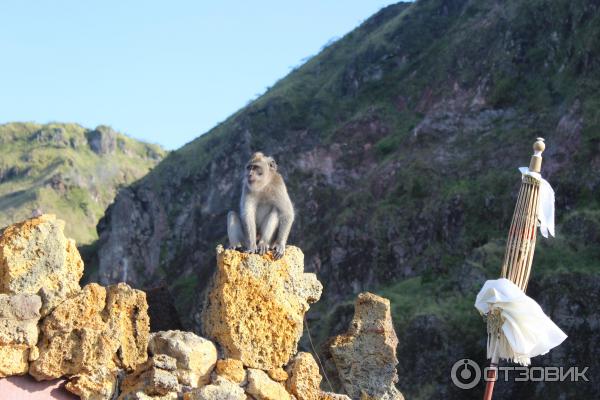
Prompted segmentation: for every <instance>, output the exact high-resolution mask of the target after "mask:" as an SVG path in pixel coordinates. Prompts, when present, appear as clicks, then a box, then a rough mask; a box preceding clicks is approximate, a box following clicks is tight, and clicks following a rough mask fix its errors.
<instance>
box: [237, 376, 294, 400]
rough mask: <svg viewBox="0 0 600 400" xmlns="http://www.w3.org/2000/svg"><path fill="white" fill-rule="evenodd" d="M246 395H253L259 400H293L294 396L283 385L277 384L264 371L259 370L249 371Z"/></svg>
mask: <svg viewBox="0 0 600 400" xmlns="http://www.w3.org/2000/svg"><path fill="white" fill-rule="evenodd" d="M246 393H248V394H250V395H252V396H253V397H254V398H256V399H257V400H291V399H292V396H290V394H289V393H288V392H287V391H286V390H285V387H284V386H283V385H282V384H281V383H279V382H275V381H274V380H272V379H271V378H269V376H268V375H267V374H266V373H265V372H264V371H261V370H259V369H248V386H247V387H246Z"/></svg>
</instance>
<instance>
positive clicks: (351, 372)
mask: <svg viewBox="0 0 600 400" xmlns="http://www.w3.org/2000/svg"><path fill="white" fill-rule="evenodd" d="M397 346H398V338H397V337H396V332H395V331H394V326H393V324H392V317H391V314H390V301H389V300H387V299H384V298H383V297H379V296H377V295H374V294H372V293H361V294H359V295H358V299H357V300H356V304H355V308H354V318H353V319H352V322H351V324H350V329H349V330H348V332H347V333H345V334H343V335H339V336H336V337H334V338H333V339H332V340H331V341H330V343H329V351H330V353H331V356H332V358H333V362H334V363H335V367H336V370H337V374H338V378H339V380H340V381H341V383H342V386H343V387H344V389H345V391H346V393H348V394H349V395H350V397H351V398H353V399H363V398H367V399H374V400H402V399H404V397H403V396H402V394H401V393H400V391H398V389H397V388H396V387H395V386H394V384H395V383H396V382H397V381H398V375H397V373H396V365H397V364H398V359H397V358H396V347H397Z"/></svg>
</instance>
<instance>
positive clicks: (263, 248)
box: [257, 243, 269, 256]
mask: <svg viewBox="0 0 600 400" xmlns="http://www.w3.org/2000/svg"><path fill="white" fill-rule="evenodd" d="M267 251H269V245H268V244H266V243H258V249H257V252H258V254H260V255H261V256H262V255H264V254H265V253H266V252H267Z"/></svg>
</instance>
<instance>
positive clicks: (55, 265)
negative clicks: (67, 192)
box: [0, 214, 83, 316]
mask: <svg viewBox="0 0 600 400" xmlns="http://www.w3.org/2000/svg"><path fill="white" fill-rule="evenodd" d="M64 225H65V223H64V221H62V220H59V219H56V216H55V215H52V214H45V215H42V216H40V217H37V218H31V219H28V220H25V221H23V222H20V223H17V224H13V225H10V226H9V227H7V228H6V229H5V230H4V232H3V233H2V236H0V293H7V294H18V293H20V294H39V295H40V296H41V298H42V309H41V315H42V316H45V315H47V314H48V313H49V312H50V311H51V310H52V309H53V308H54V307H56V306H57V305H58V304H60V303H61V302H62V301H64V300H65V299H67V298H69V297H72V296H74V295H75V294H77V293H78V292H79V291H80V290H81V288H80V286H79V280H80V279H81V276H82V275H83V261H82V260H81V256H80V255H79V252H78V251H77V247H76V246H75V241H74V240H72V239H67V238H66V237H65V235H64Z"/></svg>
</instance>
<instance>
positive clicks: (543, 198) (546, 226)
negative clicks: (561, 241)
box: [519, 167, 554, 238]
mask: <svg viewBox="0 0 600 400" xmlns="http://www.w3.org/2000/svg"><path fill="white" fill-rule="evenodd" d="M519 171H520V172H521V174H522V175H529V176H531V177H533V178H535V179H537V180H539V181H540V200H539V203H538V213H537V216H538V221H539V223H540V233H541V234H542V236H543V237H545V238H547V237H548V234H550V235H552V236H554V189H552V186H550V183H548V181H547V180H545V179H544V178H542V175H540V174H539V173H537V172H533V171H530V170H529V168H527V167H521V168H519Z"/></svg>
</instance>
